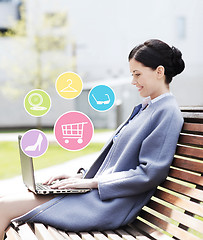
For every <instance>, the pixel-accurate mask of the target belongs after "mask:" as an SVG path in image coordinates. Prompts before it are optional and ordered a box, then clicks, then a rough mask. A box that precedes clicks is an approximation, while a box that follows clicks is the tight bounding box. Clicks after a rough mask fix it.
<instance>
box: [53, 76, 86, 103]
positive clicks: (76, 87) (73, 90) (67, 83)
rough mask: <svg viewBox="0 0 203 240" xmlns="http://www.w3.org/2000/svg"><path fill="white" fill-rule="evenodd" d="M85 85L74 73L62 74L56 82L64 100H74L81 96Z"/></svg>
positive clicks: (57, 89)
mask: <svg viewBox="0 0 203 240" xmlns="http://www.w3.org/2000/svg"><path fill="white" fill-rule="evenodd" d="M82 87H83V83H82V79H81V77H80V76H79V75H78V74H76V73H74V72H65V73H62V74H61V75H60V76H59V77H58V78H57V80H56V91H57V92H58V94H59V95H60V96H61V97H62V98H66V99H73V98H76V97H77V96H79V95H80V93H81V91H82Z"/></svg>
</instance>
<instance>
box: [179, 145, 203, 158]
mask: <svg viewBox="0 0 203 240" xmlns="http://www.w3.org/2000/svg"><path fill="white" fill-rule="evenodd" d="M176 154H178V155H181V156H186V157H193V158H198V159H203V149H199V148H194V147H189V146H180V145H178V147H177V149H176Z"/></svg>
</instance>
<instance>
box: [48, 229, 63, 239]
mask: <svg viewBox="0 0 203 240" xmlns="http://www.w3.org/2000/svg"><path fill="white" fill-rule="evenodd" d="M48 232H49V233H50V234H51V235H52V236H53V238H54V239H57V240H64V239H65V237H64V236H63V235H61V234H60V233H59V231H58V230H57V229H55V228H53V227H50V226H48ZM66 239H67V238H66Z"/></svg>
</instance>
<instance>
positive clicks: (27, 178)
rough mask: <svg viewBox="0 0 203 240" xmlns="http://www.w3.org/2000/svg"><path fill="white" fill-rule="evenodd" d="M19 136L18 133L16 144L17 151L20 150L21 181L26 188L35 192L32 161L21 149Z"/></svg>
mask: <svg viewBox="0 0 203 240" xmlns="http://www.w3.org/2000/svg"><path fill="white" fill-rule="evenodd" d="M21 138H22V136H20V135H19V136H18V144H19V151H20V162H21V171H22V177H23V182H24V184H25V186H26V187H27V188H28V189H30V190H31V191H33V192H35V180H34V167H33V161H32V158H31V157H28V156H27V155H25V154H24V152H23V151H22V149H21V146H20V141H21Z"/></svg>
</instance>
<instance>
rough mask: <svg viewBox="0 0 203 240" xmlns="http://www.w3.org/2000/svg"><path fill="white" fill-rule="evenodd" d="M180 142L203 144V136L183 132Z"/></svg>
mask: <svg viewBox="0 0 203 240" xmlns="http://www.w3.org/2000/svg"><path fill="white" fill-rule="evenodd" d="M178 143H180V144H191V145H196V146H202V145H203V136H198V135H191V134H184V133H181V134H180V137H179V140H178Z"/></svg>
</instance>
